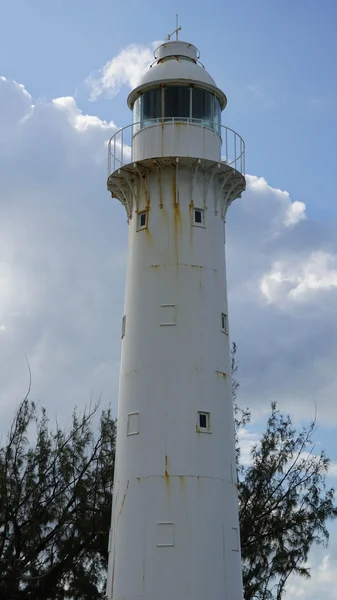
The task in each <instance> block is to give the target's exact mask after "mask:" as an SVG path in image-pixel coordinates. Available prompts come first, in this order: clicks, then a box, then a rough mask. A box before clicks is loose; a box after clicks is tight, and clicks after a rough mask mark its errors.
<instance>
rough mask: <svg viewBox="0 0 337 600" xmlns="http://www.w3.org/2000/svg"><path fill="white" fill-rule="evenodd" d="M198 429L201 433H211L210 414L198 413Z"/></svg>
mask: <svg viewBox="0 0 337 600" xmlns="http://www.w3.org/2000/svg"><path fill="white" fill-rule="evenodd" d="M197 428H198V430H199V431H204V432H208V433H209V432H210V430H211V429H210V413H209V412H203V411H198V422H197Z"/></svg>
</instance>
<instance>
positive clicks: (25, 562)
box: [0, 396, 115, 600]
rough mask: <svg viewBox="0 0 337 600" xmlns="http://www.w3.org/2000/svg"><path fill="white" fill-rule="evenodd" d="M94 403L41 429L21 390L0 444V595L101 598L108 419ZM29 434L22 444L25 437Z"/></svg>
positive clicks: (109, 475)
mask: <svg viewBox="0 0 337 600" xmlns="http://www.w3.org/2000/svg"><path fill="white" fill-rule="evenodd" d="M97 409H98V405H96V406H94V407H93V408H89V409H88V410H87V411H86V412H85V413H84V414H82V415H81V416H80V417H79V416H77V414H76V411H74V413H73V416H72V422H71V425H70V426H69V428H68V429H67V430H66V431H62V430H61V429H60V428H59V427H58V426H57V425H56V427H55V430H54V431H50V430H49V424H48V418H47V414H46V411H45V410H44V409H42V410H41V411H40V412H39V411H38V409H37V406H36V405H35V404H34V402H31V401H29V399H28V396H27V397H26V398H25V399H24V401H23V402H22V403H21V404H20V406H19V407H18V409H17V412H16V415H15V417H14V420H13V424H12V426H11V428H10V431H9V434H8V437H7V441H6V444H5V445H4V447H3V448H1V449H0V598H1V600H21V599H24V600H58V599H60V600H61V599H62V600H64V599H66V598H73V599H76V598H78V599H79V598H81V599H88V600H89V599H90V600H94V599H98V598H102V597H103V592H104V588H105V577H106V563H107V550H108V532H109V524H110V506H111V493H112V482H113V468H114V455H115V421H114V420H113V419H112V417H111V413H110V411H109V410H108V411H103V412H102V413H101V417H100V422H99V425H98V427H96V434H95V433H94V431H95V428H93V417H94V415H95V414H96V413H97ZM33 429H35V431H34V437H35V441H34V443H33V442H32V443H29V439H32V438H33Z"/></svg>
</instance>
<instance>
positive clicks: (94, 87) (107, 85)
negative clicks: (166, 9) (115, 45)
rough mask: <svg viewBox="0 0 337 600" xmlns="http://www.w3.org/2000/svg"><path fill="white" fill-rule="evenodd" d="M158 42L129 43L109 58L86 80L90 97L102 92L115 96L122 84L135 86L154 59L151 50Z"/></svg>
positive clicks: (95, 97) (94, 97)
mask: <svg viewBox="0 0 337 600" xmlns="http://www.w3.org/2000/svg"><path fill="white" fill-rule="evenodd" d="M159 43H160V42H152V44H150V45H149V46H145V45H142V44H130V45H129V46H127V47H126V48H124V49H123V50H121V52H120V53H119V54H118V55H117V56H114V58H112V59H111V60H109V61H108V62H107V63H106V64H105V65H104V67H102V68H101V69H100V70H99V71H98V72H97V73H93V74H92V75H90V76H89V77H88V79H87V81H86V83H87V85H88V86H89V88H90V99H91V100H96V99H97V98H98V97H99V96H101V95H102V94H106V95H108V96H115V95H116V94H117V93H118V92H119V91H120V89H121V87H122V86H127V87H129V88H130V89H132V88H134V87H136V85H137V84H138V82H139V80H140V78H141V76H142V75H143V74H144V72H145V71H146V69H147V68H148V67H149V66H150V64H151V63H152V62H153V61H154V58H153V51H154V50H155V48H156V47H157V46H158V45H159Z"/></svg>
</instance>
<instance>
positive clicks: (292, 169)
mask: <svg viewBox="0 0 337 600" xmlns="http://www.w3.org/2000/svg"><path fill="white" fill-rule="evenodd" d="M176 10H178V11H179V14H180V22H181V23H182V25H183V36H185V37H186V39H193V40H195V41H196V44H197V45H198V46H199V47H200V50H201V52H202V60H203V61H204V63H205V64H207V66H208V68H209V69H210V70H211V71H212V74H213V75H214V77H215V79H216V81H217V82H218V84H219V86H220V87H222V88H223V89H224V90H225V92H226V93H227V95H228V98H229V103H228V108H227V111H226V117H225V119H226V120H227V121H228V122H230V123H231V124H232V126H233V127H234V128H237V129H238V130H240V131H243V132H244V136H245V140H246V143H247V147H248V149H249V152H248V153H247V169H248V171H249V172H252V173H255V174H257V175H259V174H263V175H264V176H265V177H266V178H267V180H268V181H269V182H270V183H271V184H272V185H277V186H278V187H281V188H283V187H284V188H287V186H288V187H290V185H291V189H292V195H293V197H294V198H295V199H300V198H301V197H302V196H303V195H305V197H306V198H307V202H308V204H309V203H310V205H309V208H308V210H309V211H310V212H311V211H315V214H317V216H319V217H320V218H322V219H324V218H329V215H330V209H331V208H332V207H333V192H334V190H333V185H334V182H333V178H332V177H331V176H330V173H331V172H332V173H333V172H334V138H335V135H336V119H335V111H334V109H335V95H336V78H335V77H334V69H335V65H334V56H335V55H336V52H337V48H336V45H337V41H336V36H335V24H336V20H337V5H336V4H335V3H334V2H324V10H323V8H322V4H321V3H320V2H319V1H318V0H297V1H296V2H292V1H291V0H283V1H282V2H272V1H270V0H264V1H263V0H254V1H253V0H238V1H237V2H234V3H230V4H226V3H222V2H214V3H213V5H212V10H205V6H204V3H202V2H198V1H197V2H190V1H189V0H184V2H180V3H176V6H175V5H172V3H161V4H160V5H159V4H158V2H154V1H153V2H152V1H149V0H147V1H146V2H138V1H135V0H131V1H129V2H127V3H118V4H114V3H113V2H111V0H110V1H108V0H106V1H105V0H97V1H95V2H94V1H90V0H86V2H83V1H82V2H81V1H80V0H72V1H71V2H69V1H67V0H61V1H59V2H57V3H50V2H48V3H44V2H42V1H40V0H33V1H31V2H26V1H25V0H21V1H18V0H12V1H11V2H4V1H2V2H1V13H2V21H3V23H4V25H5V26H4V27H3V28H2V35H1V40H0V52H1V57H2V60H1V63H2V66H3V69H4V70H5V71H6V73H7V76H8V77H13V78H16V79H18V80H19V81H29V85H30V93H31V94H32V95H33V96H34V98H39V97H42V98H53V97H55V96H59V95H62V96H63V95H64V96H67V95H71V96H74V95H76V97H77V98H78V100H79V101H80V103H81V107H82V108H83V110H89V109H90V107H89V106H88V103H87V95H86V91H85V90H84V89H83V81H84V80H85V78H86V77H87V75H88V72H89V73H91V72H92V71H94V70H95V69H97V68H99V67H100V66H101V65H102V64H104V63H105V62H106V61H107V60H108V58H109V57H110V56H113V55H115V54H118V52H119V51H120V50H121V48H123V47H124V46H125V45H127V44H129V43H134V42H137V43H143V44H146V43H148V42H149V40H150V41H152V40H153V39H157V38H158V39H162V38H163V37H165V35H166V32H167V31H170V30H172V29H173V27H174V21H175V17H174V13H175V11H176ZM156 36H157V38H156ZM42 48H43V51H41V49H42ZM123 104H124V97H123V96H122V95H121V97H118V98H115V99H114V101H113V102H111V101H109V102H102V103H101V106H100V107H99V110H100V115H101V116H102V117H103V118H106V119H108V120H110V118H111V116H112V115H114V114H115V113H116V111H117V110H118V112H120V113H121V115H122V116H123V117H124V119H125V122H127V121H128V118H129V116H128V114H127V112H126V110H125V112H124V111H123ZM281 165H282V166H281ZM313 169H314V170H315V172H316V173H317V174H318V173H319V174H320V175H319V176H317V177H315V178H314V180H313V178H312V171H313ZM332 210H333V208H332Z"/></svg>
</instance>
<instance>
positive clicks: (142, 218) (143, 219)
mask: <svg viewBox="0 0 337 600" xmlns="http://www.w3.org/2000/svg"><path fill="white" fill-rule="evenodd" d="M146 226H147V214H146V211H145V210H144V211H143V212H140V213H138V215H137V229H145V228H146Z"/></svg>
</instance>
